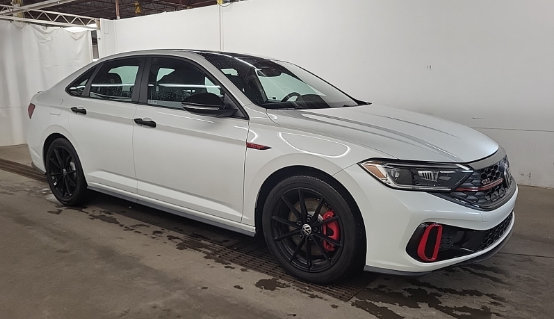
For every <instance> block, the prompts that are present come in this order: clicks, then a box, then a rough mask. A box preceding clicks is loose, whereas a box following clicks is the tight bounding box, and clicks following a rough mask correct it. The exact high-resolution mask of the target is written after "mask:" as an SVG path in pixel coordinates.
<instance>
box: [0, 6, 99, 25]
mask: <svg viewBox="0 0 554 319" xmlns="http://www.w3.org/2000/svg"><path fill="white" fill-rule="evenodd" d="M60 2H64V3H67V2H72V1H67V0H66V1H59V0H57V1H44V2H38V3H35V4H31V5H26V6H20V7H14V6H8V5H0V20H9V21H19V22H26V23H32V24H40V25H48V26H58V27H76V26H78V27H84V28H87V29H91V30H95V29H96V28H97V26H98V19H97V18H93V17H87V16H81V15H75V14H69V13H63V12H56V11H45V10H40V9H37V8H45V7H48V6H55V5H59V3H60Z"/></svg>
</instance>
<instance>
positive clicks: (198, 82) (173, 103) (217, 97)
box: [147, 58, 224, 109]
mask: <svg viewBox="0 0 554 319" xmlns="http://www.w3.org/2000/svg"><path fill="white" fill-rule="evenodd" d="M147 96H148V104H151V105H159V106H165V107H171V108H179V109H180V108H181V106H182V103H191V104H193V103H194V104H209V105H214V104H215V105H223V101H224V94H223V91H222V90H221V87H220V86H219V85H217V84H214V82H213V81H212V80H211V79H210V78H209V77H208V75H207V74H206V73H205V72H204V71H203V70H201V69H199V68H197V67H196V66H195V65H193V64H191V63H189V62H186V61H184V60H180V59H173V58H154V59H152V65H151V67H150V74H149V76H148V91H147Z"/></svg>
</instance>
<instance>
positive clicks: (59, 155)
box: [45, 138, 87, 206]
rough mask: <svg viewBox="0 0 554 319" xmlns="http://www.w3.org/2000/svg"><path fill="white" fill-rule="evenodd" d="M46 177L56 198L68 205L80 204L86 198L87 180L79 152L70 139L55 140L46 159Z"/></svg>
mask: <svg viewBox="0 0 554 319" xmlns="http://www.w3.org/2000/svg"><path fill="white" fill-rule="evenodd" d="M45 166H46V177H47V179H48V185H50V190H51V191H52V194H54V196H55V197H56V199H57V200H58V201H59V202H60V203H62V204H63V205H66V206H78V205H80V204H82V203H83V202H84V200H85V198H86V193H87V182H86V180H85V176H84V174H83V168H82V167H81V162H80V161H79V157H78V156H77V152H76V151H75V149H74V148H73V145H71V143H69V141H68V140H66V139H63V138H59V139H57V140H54V141H53V142H52V144H50V147H49V148H48V151H47V152H46V159H45Z"/></svg>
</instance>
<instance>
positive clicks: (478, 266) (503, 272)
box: [462, 264, 515, 277]
mask: <svg viewBox="0 0 554 319" xmlns="http://www.w3.org/2000/svg"><path fill="white" fill-rule="evenodd" d="M512 266H514V267H515V265H512ZM462 268H471V269H475V270H481V271H488V272H492V273H495V274H497V275H503V276H506V277H511V274H510V272H508V271H506V270H504V269H501V268H499V267H495V266H485V265H483V264H471V265H467V266H464V267H462Z"/></svg>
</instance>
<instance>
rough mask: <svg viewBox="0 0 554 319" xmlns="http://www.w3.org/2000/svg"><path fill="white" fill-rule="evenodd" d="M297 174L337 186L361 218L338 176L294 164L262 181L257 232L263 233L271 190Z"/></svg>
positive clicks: (258, 202)
mask: <svg viewBox="0 0 554 319" xmlns="http://www.w3.org/2000/svg"><path fill="white" fill-rule="evenodd" d="M297 175H308V176H313V177H317V178H320V179H322V180H324V181H325V182H327V183H329V184H331V186H333V187H335V188H336V189H337V190H338V191H339V192H340V193H341V195H342V196H343V197H345V199H346V200H347V202H348V203H349V204H350V205H352V207H353V208H354V209H355V210H356V212H355V213H357V214H359V215H360V218H361V211H360V208H359V206H358V204H357V203H356V201H355V200H354V197H353V196H352V195H351V194H350V192H349V191H348V190H347V189H346V187H344V186H343V185H342V183H340V182H339V181H338V180H337V179H336V178H334V177H333V176H332V175H330V174H328V173H326V172H324V171H322V170H320V169H317V168H314V167H310V166H305V165H293V166H287V167H283V168H280V169H278V170H277V171H275V172H273V173H272V174H271V175H269V176H268V177H267V178H266V179H265V181H264V182H263V183H262V186H261V187H260V190H259V191H258V196H257V198H256V205H255V210H254V218H255V226H256V233H258V234H261V233H262V214H263V206H264V204H265V201H266V199H267V196H268V195H269V193H270V192H271V190H272V189H273V188H274V187H275V186H276V185H277V184H278V183H279V182H281V181H283V180H284V179H286V178H289V177H292V176H297ZM362 222H363V219H362ZM364 236H365V235H364Z"/></svg>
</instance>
